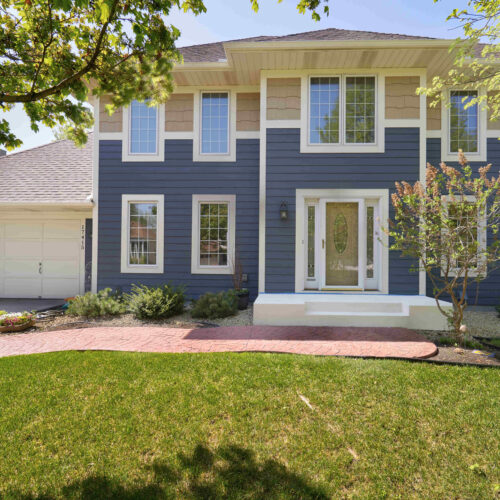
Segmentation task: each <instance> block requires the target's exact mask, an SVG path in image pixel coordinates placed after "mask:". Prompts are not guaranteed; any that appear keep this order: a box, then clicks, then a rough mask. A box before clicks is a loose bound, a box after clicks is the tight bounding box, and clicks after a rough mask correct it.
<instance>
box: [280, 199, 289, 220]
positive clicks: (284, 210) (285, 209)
mask: <svg viewBox="0 0 500 500" xmlns="http://www.w3.org/2000/svg"><path fill="white" fill-rule="evenodd" d="M280 219H281V220H287V219H288V206H287V204H286V201H282V202H281V205H280Z"/></svg>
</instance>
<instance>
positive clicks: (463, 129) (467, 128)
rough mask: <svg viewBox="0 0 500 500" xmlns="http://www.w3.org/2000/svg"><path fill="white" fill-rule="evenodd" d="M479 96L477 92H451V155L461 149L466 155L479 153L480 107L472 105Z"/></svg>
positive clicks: (475, 104)
mask: <svg viewBox="0 0 500 500" xmlns="http://www.w3.org/2000/svg"><path fill="white" fill-rule="evenodd" d="M477 95H478V94H477V91H475V90H453V91H451V92H450V110H449V127H450V131H449V141H450V153H457V152H458V150H459V149H461V150H462V151H464V153H477V152H478V132H479V128H478V107H477V103H474V104H471V103H470V102H471V100H472V99H475V98H476V97H477Z"/></svg>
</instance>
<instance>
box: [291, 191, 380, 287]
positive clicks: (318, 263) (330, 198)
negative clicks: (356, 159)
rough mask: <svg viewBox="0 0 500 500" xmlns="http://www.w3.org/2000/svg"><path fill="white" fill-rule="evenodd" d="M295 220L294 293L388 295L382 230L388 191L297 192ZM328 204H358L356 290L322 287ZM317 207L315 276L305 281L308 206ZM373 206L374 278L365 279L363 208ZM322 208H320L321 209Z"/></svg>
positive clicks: (364, 216)
mask: <svg viewBox="0 0 500 500" xmlns="http://www.w3.org/2000/svg"><path fill="white" fill-rule="evenodd" d="M295 201H296V220H295V292H296V293H300V292H304V291H311V288H313V287H314V286H316V288H317V290H318V291H320V292H321V291H325V290H331V291H335V292H337V293H342V292H346V293H347V292H352V291H358V292H360V293H362V292H364V291H365V290H366V289H368V290H367V293H370V292H373V291H374V290H373V289H374V288H375V289H376V290H375V291H377V292H379V293H389V249H388V243H389V238H388V236H387V234H385V232H384V231H382V230H381V229H382V228H383V227H387V220H388V218H389V190H388V189H297V190H296V199H295ZM328 202H340V203H342V202H356V203H358V210H359V216H358V219H359V220H358V231H359V236H358V245H359V253H358V260H359V262H360V263H359V269H360V272H359V275H358V276H359V279H358V286H357V287H326V288H325V287H324V285H325V283H324V280H325V273H324V267H325V250H324V249H323V248H321V247H322V244H321V243H322V241H321V240H322V239H324V238H325V231H326V228H325V223H324V219H325V208H326V203H328ZM311 205H314V206H316V233H317V234H319V238H318V237H316V242H315V277H314V279H309V280H308V279H307V207H308V206H311ZM367 206H373V207H374V221H375V234H376V238H375V240H376V241H375V242H374V256H373V258H374V267H375V273H376V274H375V275H374V278H365V272H364V271H365V267H366V215H365V212H366V207H367ZM322 207H323V208H322Z"/></svg>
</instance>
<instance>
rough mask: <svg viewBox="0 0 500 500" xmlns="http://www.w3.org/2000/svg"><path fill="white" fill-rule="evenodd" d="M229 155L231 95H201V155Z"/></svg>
mask: <svg viewBox="0 0 500 500" xmlns="http://www.w3.org/2000/svg"><path fill="white" fill-rule="evenodd" d="M228 153H229V94H228V93H227V92H203V93H202V94H201V154H228Z"/></svg>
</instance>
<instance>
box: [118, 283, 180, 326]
mask: <svg viewBox="0 0 500 500" xmlns="http://www.w3.org/2000/svg"><path fill="white" fill-rule="evenodd" d="M126 297H127V301H128V306H129V310H130V312H131V313H132V314H133V315H134V316H135V317H136V318H138V319H163V318H170V317H171V316H175V315H176V314H180V313H182V312H183V311H184V300H185V294H184V288H183V287H173V286H170V285H164V286H162V287H161V286H160V287H148V286H145V285H133V286H132V292H131V293H129V294H127V296H126Z"/></svg>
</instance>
